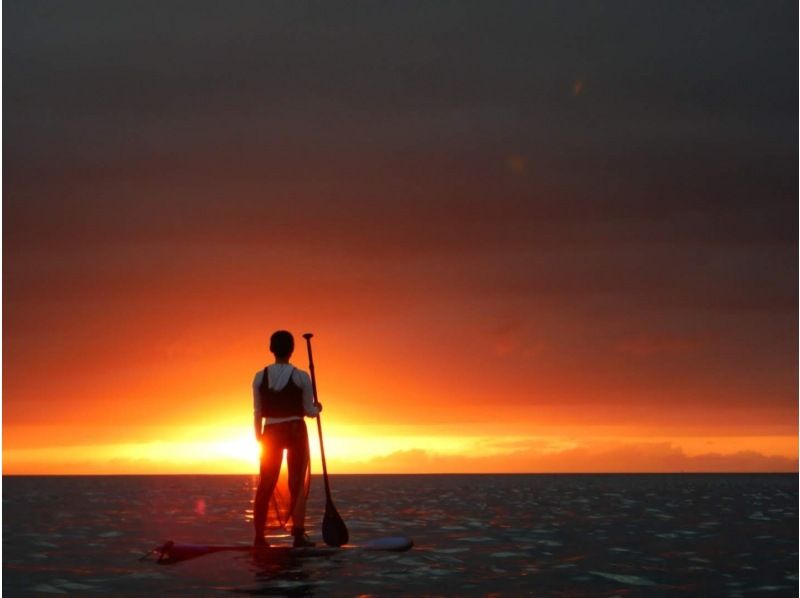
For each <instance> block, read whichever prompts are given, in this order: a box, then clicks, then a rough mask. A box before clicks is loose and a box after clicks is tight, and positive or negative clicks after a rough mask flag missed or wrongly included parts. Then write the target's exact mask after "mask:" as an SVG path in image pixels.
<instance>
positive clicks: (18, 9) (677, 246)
mask: <svg viewBox="0 0 800 598" xmlns="http://www.w3.org/2000/svg"><path fill="white" fill-rule="evenodd" d="M6 8H7V10H6V9H4V17H5V19H6V23H7V25H8V27H7V31H5V32H4V33H5V38H6V39H5V40H4V68H5V72H4V122H3V125H4V131H3V133H4V139H3V143H4V146H3V152H4V155H3V389H2V390H3V472H4V473H5V474H24V473H159V472H174V473H198V472H241V473H245V472H254V471H255V468H256V458H257V457H256V450H255V446H254V444H253V441H252V439H251V436H252V421H251V417H252V415H251V413H252V411H251V410H252V396H251V390H250V384H251V381H252V378H253V375H254V373H255V372H256V371H257V370H258V369H260V368H262V367H263V366H264V365H265V363H266V362H267V360H268V359H269V354H268V351H267V346H268V339H269V335H270V333H271V332H272V331H273V330H275V329H277V328H287V329H289V330H291V331H293V332H294V333H295V334H296V335H298V337H299V335H300V334H302V333H303V332H306V331H312V332H314V333H315V334H316V336H315V357H316V360H317V364H316V365H317V371H318V377H319V390H320V399H321V400H322V402H323V404H324V405H325V411H324V414H323V425H324V430H325V432H326V447H327V448H328V456H329V461H330V463H329V465H330V471H331V472H333V473H338V472H342V473H344V472H496V471H502V472H506V471H508V472H539V471H543V472H544V471H546V472H551V471H564V472H572V471H797V468H798V403H797V390H798V386H797V380H798V377H797V364H798V352H797V347H798V342H797V341H798V336H797V333H798V320H797V313H798V312H797V305H798V295H797V271H798V261H797V228H796V223H797V170H796V167H797V139H796V134H795V131H796V106H797V88H796V87H797V86H796V84H795V83H796V80H794V79H792V77H787V76H786V74H785V72H786V70H785V68H786V65H787V64H789V63H787V61H790V62H791V61H792V60H793V58H792V56H794V52H796V31H795V28H794V25H793V24H794V22H796V19H793V18H786V15H784V14H782V13H781V11H782V9H781V7H780V6H779V5H774V6H772V5H771V6H770V7H759V8H758V10H756V9H755V8H753V9H745V8H742V10H740V11H725V14H719V13H718V11H712V10H709V11H707V10H706V8H704V7H695V8H694V9H693V10H692V14H691V15H690V17H691V18H689V16H687V15H681V14H680V13H681V11H674V10H666V9H664V10H661V9H658V8H657V7H648V9H647V10H644V9H642V10H638V9H635V8H634V9H631V8H630V7H628V8H626V9H625V11H623V12H624V14H622V13H619V12H618V10H617V9H615V8H613V7H610V8H605V7H604V8H603V9H602V10H599V9H595V8H593V7H589V6H587V7H585V9H584V10H583V11H581V13H580V14H575V11H574V10H571V9H569V10H567V11H566V12H562V9H561V8H558V5H557V4H556V5H553V6H551V7H545V6H539V5H536V4H530V5H525V6H522V5H518V6H517V5H515V6H512V5H507V6H506V5H504V6H502V7H492V6H491V5H490V4H488V3H487V4H485V5H476V6H471V7H463V9H460V10H459V12H458V15H454V14H451V13H449V12H448V11H449V10H450V9H449V8H447V7H446V6H445V5H441V6H440V5H436V6H434V5H431V6H429V7H428V8H426V10H420V11H408V12H406V11H404V10H401V9H400V8H398V7H390V6H383V7H376V9H375V10H374V11H370V12H369V13H366V12H365V14H363V15H360V16H358V18H355V17H353V15H350V16H348V15H347V14H345V12H344V11H343V12H341V14H340V13H338V12H336V11H331V12H330V13H327V12H326V13H325V14H322V13H318V12H315V11H314V10H313V9H309V8H307V7H305V8H304V7H301V6H299V5H297V6H293V5H292V4H291V3H290V4H287V5H284V6H277V5H253V6H248V7H244V6H242V7H239V8H238V9H236V10H230V9H229V8H228V7H226V8H224V9H223V8H222V7H221V5H219V6H216V7H215V6H213V5H209V6H208V7H205V9H204V10H198V11H196V12H193V13H192V14H191V15H189V14H182V15H180V18H163V15H156V16H154V15H151V14H150V13H148V12H147V11H146V10H145V9H143V8H141V7H134V6H130V7H119V6H115V7H113V10H112V9H111V7H106V6H105V5H102V4H100V5H96V6H89V5H86V6H85V7H83V8H81V9H80V10H75V9H73V8H71V7H67V6H55V5H54V6H51V7H49V8H48V10H47V11H40V10H38V9H36V6H35V5H29V4H28V3H17V4H15V5H14V6H9V7H6ZM795 9H796V7H795ZM795 9H793V10H795ZM164 10H169V9H167V8H165V9H164ZM751 10H752V13H753V14H750V12H748V11H751ZM82 11H83V12H82ZM87 11H88V12H87ZM654 11H655V12H660V14H658V15H656V14H654ZM323 12H324V11H323ZM84 13H86V14H84ZM334 13H335V14H334ZM756 13H757V14H756ZM351 17H353V20H351ZM620 22H624V23H627V25H626V26H625V27H624V31H623V30H621V29H620V27H619V23H620ZM687 23H691V24H692V26H691V27H688V26H686V25H687ZM654 24H657V26H654ZM712 33H713V34H712ZM297 40H302V43H299V42H298V41H297ZM531 40H535V43H533V42H532V41H531ZM687 48H691V49H692V51H691V52H688V51H687ZM792 64H793V63H792ZM789 66H791V64H790V65H789ZM294 361H295V362H296V364H297V365H298V366H299V367H303V368H305V367H306V365H307V363H306V357H305V354H304V351H303V350H302V347H301V348H300V350H299V351H298V353H297V355H296V356H295V360H294ZM310 423H311V424H312V428H311V430H312V432H313V422H310ZM313 437H314V435H313V433H312V438H313ZM314 444H315V443H314V442H312V446H313V445H314ZM314 469H315V470H316V471H319V465H318V463H315V464H314Z"/></svg>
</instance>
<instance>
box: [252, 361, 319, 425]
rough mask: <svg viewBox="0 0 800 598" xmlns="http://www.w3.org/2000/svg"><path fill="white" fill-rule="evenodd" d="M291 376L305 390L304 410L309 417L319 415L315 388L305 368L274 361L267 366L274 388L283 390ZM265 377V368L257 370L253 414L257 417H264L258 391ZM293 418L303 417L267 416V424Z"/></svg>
mask: <svg viewBox="0 0 800 598" xmlns="http://www.w3.org/2000/svg"><path fill="white" fill-rule="evenodd" d="M290 376H291V378H292V382H294V383H295V384H296V385H297V386H298V387H299V388H300V389H302V391H303V410H304V411H305V412H306V415H307V416H308V417H316V416H317V415H319V408H318V407H317V406H316V405H315V404H314V389H313V387H312V386H311V377H310V376H309V375H308V374H306V373H305V372H304V371H303V370H298V369H297V368H296V367H294V366H293V365H291V364H289V363H273V364H272V365H270V366H269V367H267V377H268V379H269V382H268V384H269V388H270V389H272V390H283V387H284V386H286V385H287V384H289V377H290ZM263 379H264V370H259V371H258V372H256V377H255V378H253V415H254V416H255V417H257V418H258V417H262V415H261V398H260V396H259V393H258V387H259V386H261V381H262V380H263ZM293 419H303V418H302V417H300V416H297V415H292V416H290V417H267V418H266V420H267V425H270V424H279V423H281V422H288V421H292V420H293Z"/></svg>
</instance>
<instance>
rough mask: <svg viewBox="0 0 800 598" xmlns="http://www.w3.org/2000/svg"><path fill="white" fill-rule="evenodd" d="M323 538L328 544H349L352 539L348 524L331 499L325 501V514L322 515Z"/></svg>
mask: <svg viewBox="0 0 800 598" xmlns="http://www.w3.org/2000/svg"><path fill="white" fill-rule="evenodd" d="M322 539H323V540H325V544H327V545H328V546H342V545H343V544H347V541H348V540H349V539H350V534H348V533H347V526H346V525H345V524H344V520H342V517H341V516H340V515H339V513H338V512H337V511H336V507H334V506H333V503H332V502H331V501H327V502H326V503H325V515H324V516H323V517H322Z"/></svg>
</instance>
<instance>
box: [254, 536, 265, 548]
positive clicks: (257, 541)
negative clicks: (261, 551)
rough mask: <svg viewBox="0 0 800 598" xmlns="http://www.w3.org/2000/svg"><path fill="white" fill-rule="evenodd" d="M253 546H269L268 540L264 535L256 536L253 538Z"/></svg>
mask: <svg viewBox="0 0 800 598" xmlns="http://www.w3.org/2000/svg"><path fill="white" fill-rule="evenodd" d="M253 546H254V547H255V548H269V542H267V540H266V538H264V536H256V538H255V540H253Z"/></svg>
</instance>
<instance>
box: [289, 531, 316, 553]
mask: <svg viewBox="0 0 800 598" xmlns="http://www.w3.org/2000/svg"><path fill="white" fill-rule="evenodd" d="M292 536H293V537H294V544H292V546H294V547H295V548H310V547H312V546H316V544H315V543H314V542H312V541H311V538H309V537H308V534H307V533H306V530H305V529H303V528H302V527H296V528H295V529H293V530H292Z"/></svg>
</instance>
